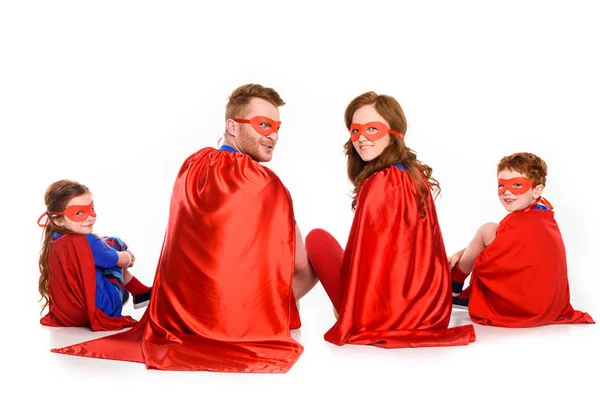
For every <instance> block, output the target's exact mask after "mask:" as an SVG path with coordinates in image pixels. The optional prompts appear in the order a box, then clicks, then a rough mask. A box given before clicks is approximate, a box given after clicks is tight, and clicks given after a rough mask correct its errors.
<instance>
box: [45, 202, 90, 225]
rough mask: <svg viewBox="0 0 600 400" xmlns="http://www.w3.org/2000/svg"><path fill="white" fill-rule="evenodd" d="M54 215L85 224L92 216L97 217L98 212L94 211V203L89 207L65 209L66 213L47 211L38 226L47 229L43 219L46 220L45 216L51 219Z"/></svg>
mask: <svg viewBox="0 0 600 400" xmlns="http://www.w3.org/2000/svg"><path fill="white" fill-rule="evenodd" d="M53 215H64V216H65V217H67V218H69V219H70V220H71V221H73V222H83V221H85V220H86V219H87V217H89V216H90V215H91V216H92V217H95V216H96V211H94V202H93V201H92V202H91V203H90V204H88V205H87V206H70V207H67V208H65V211H57V212H54V211H47V212H45V213H43V214H42V215H40V217H39V218H38V225H39V226H41V227H42V228H44V227H46V225H47V224H42V218H44V216H48V217H51V216H53Z"/></svg>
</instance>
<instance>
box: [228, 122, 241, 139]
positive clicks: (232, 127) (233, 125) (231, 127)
mask: <svg viewBox="0 0 600 400" xmlns="http://www.w3.org/2000/svg"><path fill="white" fill-rule="evenodd" d="M239 127H240V125H239V124H238V123H237V122H235V121H234V120H232V119H231V118H230V119H228V120H227V121H225V129H226V130H227V133H229V134H230V135H231V136H233V137H236V136H237V134H238V132H239Z"/></svg>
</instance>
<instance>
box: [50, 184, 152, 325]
mask: <svg viewBox="0 0 600 400" xmlns="http://www.w3.org/2000/svg"><path fill="white" fill-rule="evenodd" d="M44 201H45V203H46V211H45V212H44V213H43V214H42V215H41V216H40V218H39V220H38V224H39V225H40V226H41V227H43V228H44V242H43V245H42V249H41V251H40V261H39V267H40V279H39V291H40V294H41V295H42V299H43V300H44V301H45V304H44V306H43V308H45V307H46V306H48V309H49V310H48V314H47V315H45V316H44V317H43V318H42V319H41V320H40V322H41V324H42V325H47V326H66V327H68V326H88V327H90V328H91V329H92V330H94V331H106V330H119V329H122V328H125V327H128V326H132V325H134V324H135V323H136V321H135V320H134V319H133V318H131V317H129V316H122V315H121V313H122V310H123V304H125V302H126V301H127V300H128V298H129V293H131V294H132V295H133V302H134V307H135V308H140V307H144V306H145V305H147V304H148V301H149V299H150V294H151V289H150V288H148V287H146V286H145V285H143V284H142V283H141V282H139V281H138V280H137V279H136V278H135V277H134V276H133V274H132V273H131V272H130V271H129V268H131V267H132V266H133V264H134V261H135V257H134V256H133V253H132V252H131V251H129V249H128V248H127V245H126V244H125V243H124V242H123V241H122V240H121V239H119V238H117V237H107V238H102V237H99V236H97V235H95V234H93V233H92V232H93V228H94V224H95V223H96V211H95V209H94V202H93V200H92V193H91V192H90V191H89V189H88V188H87V187H86V186H84V185H82V184H80V183H78V182H75V181H71V180H66V179H65V180H60V181H57V182H54V183H52V184H51V185H50V186H49V187H48V189H47V190H46V193H45V195H44ZM44 219H46V222H45V223H44V222H42V221H44ZM42 310H43V309H42Z"/></svg>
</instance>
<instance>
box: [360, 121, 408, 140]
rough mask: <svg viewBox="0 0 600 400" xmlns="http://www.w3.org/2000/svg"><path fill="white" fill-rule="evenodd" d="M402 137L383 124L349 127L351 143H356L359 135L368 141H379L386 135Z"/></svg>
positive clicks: (402, 135) (373, 123)
mask: <svg viewBox="0 0 600 400" xmlns="http://www.w3.org/2000/svg"><path fill="white" fill-rule="evenodd" d="M388 133H389V134H391V135H396V136H400V137H401V138H403V137H404V134H403V133H400V132H396V131H393V130H391V129H390V127H389V126H387V125H386V124H384V123H383V122H375V121H373V122H367V123H366V124H356V123H354V124H352V125H350V136H351V139H352V141H353V142H356V141H357V140H358V138H359V137H360V135H364V137H366V138H367V139H369V140H379V139H381V138H382V137H384V136H385V135H387V134H388Z"/></svg>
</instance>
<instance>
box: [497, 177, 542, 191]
mask: <svg viewBox="0 0 600 400" xmlns="http://www.w3.org/2000/svg"><path fill="white" fill-rule="evenodd" d="M532 187H533V182H531V180H530V179H529V178H525V177H521V178H512V179H500V178H498V196H502V195H503V194H504V192H506V191H507V190H510V192H511V193H512V194H524V193H525V192H527V191H528V190H529V189H531V188H532Z"/></svg>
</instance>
